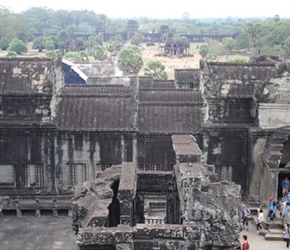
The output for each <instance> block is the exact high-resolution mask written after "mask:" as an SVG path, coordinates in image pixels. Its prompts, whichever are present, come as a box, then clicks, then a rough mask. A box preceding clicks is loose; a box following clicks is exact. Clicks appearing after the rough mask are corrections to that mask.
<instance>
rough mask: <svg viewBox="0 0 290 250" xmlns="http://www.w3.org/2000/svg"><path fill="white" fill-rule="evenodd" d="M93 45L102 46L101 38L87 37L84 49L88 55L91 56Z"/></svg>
mask: <svg viewBox="0 0 290 250" xmlns="http://www.w3.org/2000/svg"><path fill="white" fill-rule="evenodd" d="M95 45H103V41H102V38H101V37H100V36H97V35H91V36H89V37H88V39H87V40H86V41H85V47H86V49H87V52H88V53H89V54H92V49H93V47H94V46H95Z"/></svg>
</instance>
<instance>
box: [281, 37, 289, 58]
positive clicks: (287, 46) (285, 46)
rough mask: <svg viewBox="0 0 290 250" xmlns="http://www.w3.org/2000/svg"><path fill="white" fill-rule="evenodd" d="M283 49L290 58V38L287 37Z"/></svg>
mask: <svg viewBox="0 0 290 250" xmlns="http://www.w3.org/2000/svg"><path fill="white" fill-rule="evenodd" d="M283 48H284V49H285V51H286V52H287V55H288V57H289V56H290V36H288V37H287V39H286V40H285V42H284V44H283Z"/></svg>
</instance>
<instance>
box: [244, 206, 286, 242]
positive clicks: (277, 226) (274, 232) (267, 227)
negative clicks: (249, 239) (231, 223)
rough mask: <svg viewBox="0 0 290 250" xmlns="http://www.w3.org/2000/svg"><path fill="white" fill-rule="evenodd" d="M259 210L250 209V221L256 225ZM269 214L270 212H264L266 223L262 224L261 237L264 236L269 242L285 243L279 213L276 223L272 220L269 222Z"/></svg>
mask: <svg viewBox="0 0 290 250" xmlns="http://www.w3.org/2000/svg"><path fill="white" fill-rule="evenodd" d="M257 209H258V208H250V210H251V217H250V218H249V219H250V220H251V222H252V223H253V224H254V225H256V222H255V221H256V219H257ZM267 214H268V211H267V210H264V217H265V221H264V222H263V223H262V227H263V230H262V231H261V232H260V235H263V236H264V237H265V240H268V241H283V240H284V238H283V226H282V222H281V218H280V216H279V214H278V212H276V220H275V221H274V220H273V219H271V220H270V221H269V222H267Z"/></svg>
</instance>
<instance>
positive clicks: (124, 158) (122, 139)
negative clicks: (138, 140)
mask: <svg viewBox="0 0 290 250" xmlns="http://www.w3.org/2000/svg"><path fill="white" fill-rule="evenodd" d="M121 159H122V163H123V162H125V161H127V159H126V150H125V140H124V136H123V135H121Z"/></svg>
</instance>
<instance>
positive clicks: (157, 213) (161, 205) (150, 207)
mask: <svg viewBox="0 0 290 250" xmlns="http://www.w3.org/2000/svg"><path fill="white" fill-rule="evenodd" d="M144 219H145V224H165V219H166V196H165V195H145V196H144Z"/></svg>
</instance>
